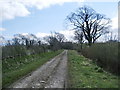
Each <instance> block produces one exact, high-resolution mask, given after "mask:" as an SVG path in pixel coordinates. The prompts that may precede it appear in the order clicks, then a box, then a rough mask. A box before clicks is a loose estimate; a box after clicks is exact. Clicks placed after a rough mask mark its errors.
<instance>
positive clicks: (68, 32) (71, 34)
mask: <svg viewBox="0 0 120 90" xmlns="http://www.w3.org/2000/svg"><path fill="white" fill-rule="evenodd" d="M59 33H61V34H63V35H64V36H65V38H66V39H67V40H68V41H73V37H74V30H61V31H59ZM49 35H51V34H50V33H41V32H38V33H37V34H36V36H37V37H38V38H41V39H43V37H46V36H49Z"/></svg>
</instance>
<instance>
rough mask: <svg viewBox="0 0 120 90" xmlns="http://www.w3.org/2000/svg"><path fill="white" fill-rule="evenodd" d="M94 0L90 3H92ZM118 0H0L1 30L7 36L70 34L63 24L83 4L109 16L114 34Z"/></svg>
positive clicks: (116, 25)
mask: <svg viewBox="0 0 120 90" xmlns="http://www.w3.org/2000/svg"><path fill="white" fill-rule="evenodd" d="M92 1H93V2H92ZM117 1H118V0H106V1H105V0H102V2H101V0H96V1H95V0H91V2H88V0H0V23H1V24H0V32H2V33H1V34H2V35H3V36H4V37H5V38H7V39H9V38H11V37H12V36H13V35H14V34H17V33H21V34H26V33H33V34H35V35H37V36H38V37H44V36H46V35H49V34H50V32H51V31H57V32H60V33H62V34H64V35H65V36H66V37H67V39H70V38H71V36H73V32H72V31H68V30H67V29H66V28H65V27H64V26H65V25H64V21H65V18H66V16H67V15H69V14H70V13H71V12H74V11H75V10H76V9H77V8H78V7H81V6H82V5H88V6H90V7H92V8H93V9H94V10H95V11H97V12H98V13H101V14H104V15H106V17H109V18H111V20H112V21H113V22H112V28H111V31H112V32H113V33H114V34H117V32H118V31H117V28H118V2H117Z"/></svg>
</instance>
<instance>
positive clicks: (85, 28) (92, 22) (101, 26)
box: [67, 6, 110, 46]
mask: <svg viewBox="0 0 120 90" xmlns="http://www.w3.org/2000/svg"><path fill="white" fill-rule="evenodd" d="M67 20H68V21H69V22H70V24H71V25H72V26H73V29H75V30H81V31H82V32H83V34H84V37H85V39H86V40H87V41H88V43H89V46H90V45H91V44H92V43H94V42H95V41H96V40H97V39H98V38H99V37H100V36H101V35H103V34H105V33H108V28H109V26H110V25H109V23H110V19H109V18H106V17H105V15H102V14H99V13H97V12H96V11H95V10H94V9H92V8H90V7H88V6H83V7H81V8H79V9H78V10H77V11H76V12H72V13H71V14H70V15H68V16H67Z"/></svg>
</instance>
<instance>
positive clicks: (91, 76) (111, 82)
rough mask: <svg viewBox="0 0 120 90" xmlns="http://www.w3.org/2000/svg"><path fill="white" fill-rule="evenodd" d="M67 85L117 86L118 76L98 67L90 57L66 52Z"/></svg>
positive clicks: (76, 86) (74, 52)
mask: <svg viewBox="0 0 120 90" xmlns="http://www.w3.org/2000/svg"><path fill="white" fill-rule="evenodd" d="M68 67H69V69H68V75H69V80H68V86H69V87H70V88H118V77H117V76H114V75H112V74H110V73H108V72H105V71H104V70H103V69H102V68H100V67H98V66H97V65H96V64H95V63H93V62H92V61H91V60H90V59H87V58H85V57H84V56H82V55H78V53H77V52H76V51H69V52H68Z"/></svg>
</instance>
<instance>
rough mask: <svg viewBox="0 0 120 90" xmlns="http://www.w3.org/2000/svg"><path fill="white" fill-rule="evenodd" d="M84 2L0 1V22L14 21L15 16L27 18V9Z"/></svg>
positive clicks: (54, 0)
mask: <svg viewBox="0 0 120 90" xmlns="http://www.w3.org/2000/svg"><path fill="white" fill-rule="evenodd" d="M83 1H84V0H0V21H3V20H7V19H14V18H15V17H16V16H20V17H23V16H28V15H29V14H30V11H29V10H28V8H29V7H36V8H38V9H40V10H41V9H44V8H47V7H50V6H51V5H56V4H58V5H62V4H63V3H65V2H83Z"/></svg>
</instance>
